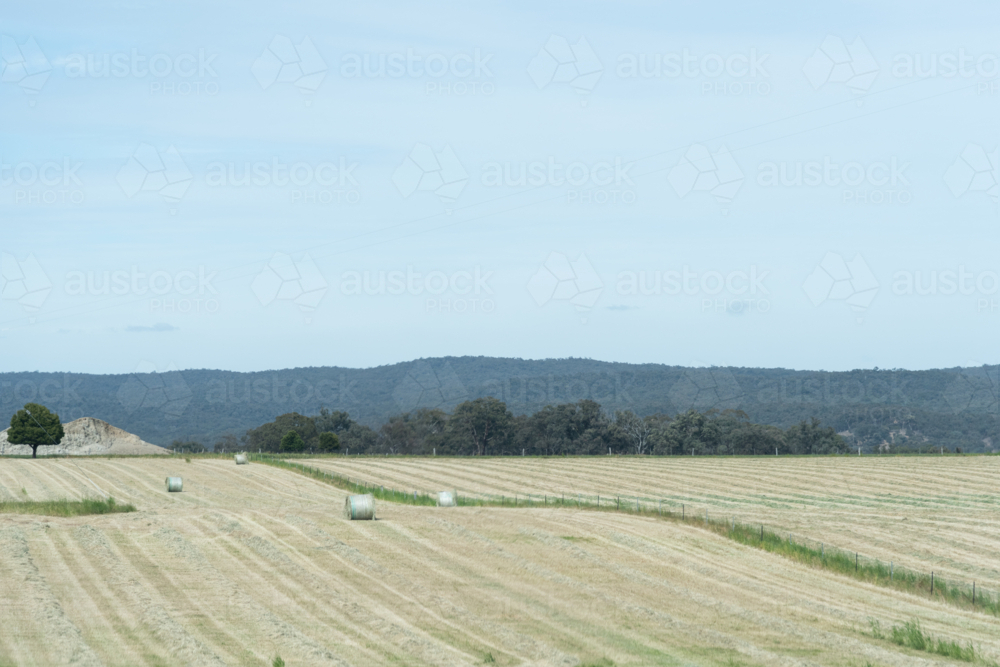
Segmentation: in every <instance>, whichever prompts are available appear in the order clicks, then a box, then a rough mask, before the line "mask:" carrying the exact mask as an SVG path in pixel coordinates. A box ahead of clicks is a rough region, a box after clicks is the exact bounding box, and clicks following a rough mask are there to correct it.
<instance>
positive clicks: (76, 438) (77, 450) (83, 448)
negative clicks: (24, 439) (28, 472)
mask: <svg viewBox="0 0 1000 667" xmlns="http://www.w3.org/2000/svg"><path fill="white" fill-rule="evenodd" d="M8 430H9V429H5V430H3V431H0V455H4V456H31V447H28V446H27V445H12V444H10V443H8V442H7V431H8ZM63 432H64V435H63V439H62V442H60V443H59V444H58V445H45V446H42V447H39V448H38V455H39V456H54V455H59V456H67V455H69V456H88V455H91V456H92V455H109V454H112V455H113V454H118V455H131V456H135V455H138V454H169V453H170V450H168V449H164V448H163V447H159V446H157V445H152V444H150V443H148V442H146V441H145V440H143V439H141V438H140V437H139V436H137V435H134V434H132V433H129V432H128V431H123V430H122V429H120V428H118V427H116V426H112V425H111V424H109V423H108V422H106V421H101V420H100V419H94V418H93V417H81V418H80V419H77V420H76V421H71V422H69V423H68V424H63Z"/></svg>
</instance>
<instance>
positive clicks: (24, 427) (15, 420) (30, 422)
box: [7, 403, 63, 459]
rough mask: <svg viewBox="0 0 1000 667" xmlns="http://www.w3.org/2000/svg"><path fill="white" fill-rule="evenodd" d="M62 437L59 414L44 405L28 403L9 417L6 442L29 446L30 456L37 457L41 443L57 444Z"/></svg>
mask: <svg viewBox="0 0 1000 667" xmlns="http://www.w3.org/2000/svg"><path fill="white" fill-rule="evenodd" d="M62 439H63V427H62V424H60V423H59V415H57V414H56V413H54V412H51V411H50V410H49V409H48V408H47V407H45V406H44V405H39V404H38V403H28V404H26V405H25V406H24V408H23V409H21V410H18V411H17V412H16V413H14V416H13V417H11V418H10V430H9V431H7V442H9V443H10V444H12V445H28V446H29V447H31V458H33V459H34V458H38V448H39V446H41V445H58V444H59V443H60V442H62Z"/></svg>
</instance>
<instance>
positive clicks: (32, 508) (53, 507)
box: [0, 497, 136, 516]
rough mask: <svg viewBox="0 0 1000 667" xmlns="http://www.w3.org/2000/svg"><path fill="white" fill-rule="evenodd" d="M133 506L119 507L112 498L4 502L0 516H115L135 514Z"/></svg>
mask: <svg viewBox="0 0 1000 667" xmlns="http://www.w3.org/2000/svg"><path fill="white" fill-rule="evenodd" d="M135 511H136V508H135V505H132V504H131V503H126V504H124V505H121V504H119V503H117V502H115V499H114V498H110V497H109V498H108V499H107V500H100V499H96V498H84V499H83V500H66V499H65V498H64V499H62V500H38V501H36V500H5V501H0V514H41V515H44V516H85V515H88V514H117V513H119V512H135Z"/></svg>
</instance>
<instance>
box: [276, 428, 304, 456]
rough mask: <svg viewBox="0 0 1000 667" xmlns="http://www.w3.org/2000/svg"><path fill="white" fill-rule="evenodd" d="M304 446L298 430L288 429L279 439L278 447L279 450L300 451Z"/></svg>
mask: <svg viewBox="0 0 1000 667" xmlns="http://www.w3.org/2000/svg"><path fill="white" fill-rule="evenodd" d="M305 448H306V443H305V441H304V440H302V436H301V435H299V432H298V431H289V432H288V433H286V434H285V436H284V437H283V438H282V439H281V445H280V446H279V447H278V451H279V452H301V451H302V450H303V449H305Z"/></svg>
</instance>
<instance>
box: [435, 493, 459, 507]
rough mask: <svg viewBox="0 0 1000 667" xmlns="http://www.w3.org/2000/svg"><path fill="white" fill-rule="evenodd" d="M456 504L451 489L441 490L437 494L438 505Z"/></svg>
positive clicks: (450, 505) (451, 505)
mask: <svg viewBox="0 0 1000 667" xmlns="http://www.w3.org/2000/svg"><path fill="white" fill-rule="evenodd" d="M457 504H458V503H456V502H455V494H454V493H452V492H451V491H442V492H441V493H439V494H438V507H454V506H455V505H457Z"/></svg>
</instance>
